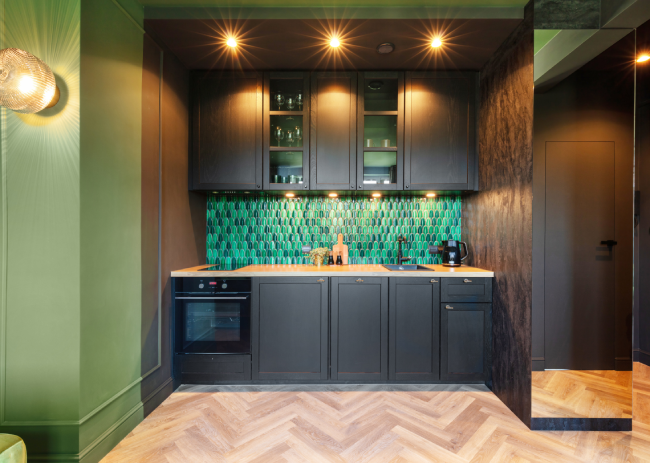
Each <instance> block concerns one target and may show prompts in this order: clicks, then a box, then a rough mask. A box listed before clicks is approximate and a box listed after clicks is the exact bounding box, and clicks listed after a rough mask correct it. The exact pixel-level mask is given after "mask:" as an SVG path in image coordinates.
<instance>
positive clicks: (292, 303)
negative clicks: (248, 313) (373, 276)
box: [251, 277, 329, 380]
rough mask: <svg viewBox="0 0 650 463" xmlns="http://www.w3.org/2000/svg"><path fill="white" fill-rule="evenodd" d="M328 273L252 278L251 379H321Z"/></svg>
mask: <svg viewBox="0 0 650 463" xmlns="http://www.w3.org/2000/svg"><path fill="white" fill-rule="evenodd" d="M328 305H329V299H328V278H316V277H303V278H298V277H297V278H291V277H287V278H284V277H269V278H266V277H264V278H254V279H253V306H252V321H251V332H252V341H253V372H252V375H253V380H325V379H327V370H328V368H327V367H328V362H327V345H328Z"/></svg>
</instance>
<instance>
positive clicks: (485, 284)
mask: <svg viewBox="0 0 650 463" xmlns="http://www.w3.org/2000/svg"><path fill="white" fill-rule="evenodd" d="M441 298H442V299H441V301H442V302H492V278H471V279H470V278H443V279H442V291H441Z"/></svg>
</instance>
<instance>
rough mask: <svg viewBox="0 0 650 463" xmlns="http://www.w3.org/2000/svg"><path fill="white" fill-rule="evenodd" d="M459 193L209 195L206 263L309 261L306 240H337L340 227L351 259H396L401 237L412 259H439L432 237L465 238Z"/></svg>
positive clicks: (427, 261) (312, 243)
mask: <svg viewBox="0 0 650 463" xmlns="http://www.w3.org/2000/svg"><path fill="white" fill-rule="evenodd" d="M461 209H462V208H461V197H460V196H440V197H436V198H413V197H394V196H392V197H386V198H378V199H371V198H322V197H317V198H297V199H288V198H282V197H278V198H268V197H266V198H255V197H253V198H250V197H225V196H209V197H208V210H207V239H206V247H207V263H208V264H218V265H219V266H220V267H221V268H222V269H224V270H231V269H236V268H241V267H244V266H246V265H252V264H311V261H310V260H309V259H308V258H307V257H306V256H304V255H303V254H302V252H301V248H302V246H303V245H310V246H312V248H316V247H327V248H329V249H332V246H333V245H334V244H336V242H337V236H338V234H339V233H341V234H343V242H344V243H345V244H347V245H348V246H349V251H350V255H349V262H350V263H351V264H394V263H396V261H397V238H398V237H399V235H403V236H405V237H406V238H407V240H408V241H407V242H406V243H405V244H404V245H403V246H402V249H403V252H404V255H405V256H409V257H412V260H411V262H412V263H418V264H439V263H440V256H438V255H436V256H435V257H432V256H431V255H429V253H428V252H427V249H428V247H429V245H430V244H433V245H437V244H440V242H441V241H443V240H448V239H454V240H460V239H461V236H460V230H461Z"/></svg>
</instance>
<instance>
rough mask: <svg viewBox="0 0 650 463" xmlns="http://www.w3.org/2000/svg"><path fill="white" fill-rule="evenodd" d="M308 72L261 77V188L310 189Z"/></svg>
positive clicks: (281, 73) (278, 73)
mask: <svg viewBox="0 0 650 463" xmlns="http://www.w3.org/2000/svg"><path fill="white" fill-rule="evenodd" d="M309 99H310V96H309V73H306V72H268V73H266V74H265V76H264V189H265V190H297V191H298V190H301V191H305V190H308V189H309Z"/></svg>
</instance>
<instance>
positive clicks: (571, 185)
mask: <svg viewBox="0 0 650 463" xmlns="http://www.w3.org/2000/svg"><path fill="white" fill-rule="evenodd" d="M536 32H537V31H536ZM568 32H571V31H568ZM565 33H567V31H560V32H558V31H555V32H554V33H549V32H548V31H543V32H542V33H540V34H536V37H537V38H538V39H539V40H541V41H542V42H543V43H537V44H536V55H535V119H534V156H533V158H534V159H533V165H534V167H533V188H534V191H533V196H534V200H533V340H532V350H533V370H534V371H533V372H532V417H533V422H535V419H543V420H542V421H541V422H546V423H549V427H548V428H547V429H552V428H553V427H554V426H563V425H567V423H574V424H575V423H580V422H579V421H574V422H571V421H566V420H565V421H562V420H564V419H567V418H579V419H584V418H588V419H596V420H600V419H602V420H605V421H602V422H598V421H593V422H591V421H582V423H592V424H590V425H589V426H596V427H598V426H606V425H610V426H611V425H616V426H618V425H621V423H623V421H620V420H627V423H628V424H629V426H631V418H632V405H633V403H632V379H633V378H632V369H633V363H632V348H633V345H632V329H633V328H632V327H633V314H632V308H633V255H634V220H633V218H634V126H635V64H636V59H635V55H636V50H635V32H634V31H633V30H629V31H622V32H621V34H620V35H619V36H618V37H616V39H615V40H611V41H610V43H609V44H608V45H607V46H605V47H602V46H601V48H600V49H599V50H598V52H596V53H595V54H594V56H593V57H591V59H590V60H589V61H588V62H586V64H582V65H575V64H574V66H575V69H574V71H573V72H570V73H569V74H568V75H555V74H554V72H555V71H554V69H557V66H565V67H567V66H568V67H570V65H571V63H570V62H568V61H567V56H566V54H565V55H561V54H558V53H557V50H558V47H556V46H555V43H554V42H553V41H554V40H560V41H562V40H565V37H564V36H563V35H562V34H565ZM540 37H541V38H540ZM592 45H593V49H598V48H597V46H596V44H595V43H594V44H592ZM584 58H585V57H584V55H583V56H582V57H581V59H582V60H583V62H584ZM553 60H556V61H557V62H555V64H553ZM544 420H546V421H544ZM594 423H595V424H594ZM623 427H625V426H623ZM538 429H539V428H538ZM556 429H557V428H556ZM609 429H610V430H611V429H617V428H609Z"/></svg>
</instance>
